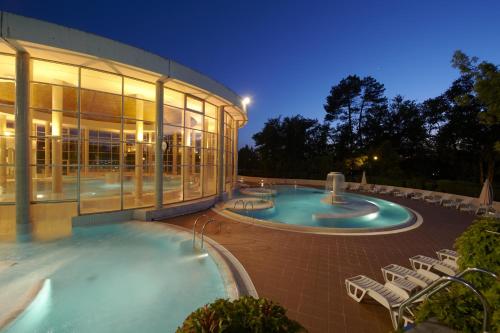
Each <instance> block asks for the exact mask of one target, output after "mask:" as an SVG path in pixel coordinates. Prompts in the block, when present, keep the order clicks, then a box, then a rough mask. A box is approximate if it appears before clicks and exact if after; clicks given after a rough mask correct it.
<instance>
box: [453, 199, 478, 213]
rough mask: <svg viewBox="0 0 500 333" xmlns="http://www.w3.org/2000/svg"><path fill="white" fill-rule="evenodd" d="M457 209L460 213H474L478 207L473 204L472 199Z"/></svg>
mask: <svg viewBox="0 0 500 333" xmlns="http://www.w3.org/2000/svg"><path fill="white" fill-rule="evenodd" d="M457 208H458V210H460V211H461V212H467V213H474V212H475V211H477V208H478V207H477V206H476V205H475V204H474V199H472V198H471V199H468V200H465V201H464V202H462V203H461V204H460V205H459V206H458V207H457Z"/></svg>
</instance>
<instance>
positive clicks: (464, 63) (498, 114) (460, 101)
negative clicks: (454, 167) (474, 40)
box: [452, 51, 500, 182]
mask: <svg viewBox="0 0 500 333" xmlns="http://www.w3.org/2000/svg"><path fill="white" fill-rule="evenodd" d="M478 62H479V59H478V58H477V57H472V58H470V57H468V56H467V55H466V54H464V53H463V52H461V51H455V53H454V54H453V58H452V66H453V67H454V68H457V69H459V70H460V73H461V80H462V81H466V82H468V87H469V89H468V90H466V91H463V92H462V93H458V94H456V95H455V96H454V102H455V103H456V104H457V105H459V106H461V107H464V108H467V107H469V108H474V109H475V110H476V113H477V116H476V117H477V118H478V119H479V120H480V122H481V124H484V125H486V126H487V127H488V128H482V129H481V130H482V131H481V132H482V133H481V134H482V135H481V137H480V142H479V144H478V145H477V146H476V149H478V150H479V152H480V160H479V166H480V179H481V181H482V180H483V179H484V177H483V174H484V171H483V162H485V163H486V165H487V171H486V173H487V177H488V179H489V180H490V182H493V177H494V173H495V164H496V162H497V161H498V160H499V158H500V157H499V153H500V69H499V68H498V66H496V65H494V64H492V63H489V62H486V61H482V62H481V63H479V64H478ZM462 126H463V125H462ZM463 127H464V126H463ZM495 150H496V151H495Z"/></svg>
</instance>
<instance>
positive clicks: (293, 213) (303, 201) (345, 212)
mask: <svg viewBox="0 0 500 333" xmlns="http://www.w3.org/2000/svg"><path fill="white" fill-rule="evenodd" d="M275 188H276V190H277V195H276V196H275V197H274V207H273V208H269V209H265V210H259V211H250V210H249V211H245V210H238V211H235V210H232V209H230V208H229V209H228V210H230V211H231V214H236V213H237V214H240V215H243V216H246V217H250V218H252V219H254V220H256V221H261V222H271V223H275V227H277V228H280V226H281V227H285V228H286V229H299V228H302V230H304V231H307V230H309V231H321V230H323V231H325V230H326V229H329V230H330V231H338V232H366V231H381V230H391V229H398V228H402V227H407V226H409V225H411V224H413V222H415V220H416V217H415V215H414V213H412V212H411V211H410V210H409V209H407V208H405V207H403V206H400V205H398V204H395V203H393V202H389V201H387V200H382V199H379V198H375V197H370V196H366V195H360V194H353V193H344V194H342V203H334V204H332V203H331V201H330V200H329V199H328V198H329V192H327V191H325V190H321V189H314V188H308V187H299V186H285V185H283V186H276V187H275ZM239 196H240V194H238V193H236V194H235V197H236V198H237V197H239ZM233 217H234V216H233ZM268 226H269V224H268ZM294 226H297V228H289V227H294ZM327 233H330V232H327Z"/></svg>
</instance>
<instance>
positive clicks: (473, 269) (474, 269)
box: [427, 267, 498, 298]
mask: <svg viewBox="0 0 500 333" xmlns="http://www.w3.org/2000/svg"><path fill="white" fill-rule="evenodd" d="M469 273H483V274H487V275H489V276H491V277H492V278H494V279H496V280H498V275H497V274H495V273H493V272H490V271H488V270H486V269H482V268H477V267H469V268H466V269H464V270H463V271H461V272H460V273H458V274H456V275H455V277H458V278H461V277H463V276H465V275H468V274H469ZM450 283H451V281H448V282H446V283H444V284H442V285H440V286H439V287H437V288H436V289H434V290H432V291H431V292H430V293H429V294H428V295H427V298H429V297H431V296H432V295H434V294H435V293H437V292H438V291H440V290H441V289H443V288H446V286H448V285H449V284H450Z"/></svg>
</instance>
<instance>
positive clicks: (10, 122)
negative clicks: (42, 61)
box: [0, 54, 16, 204]
mask: <svg viewBox="0 0 500 333" xmlns="http://www.w3.org/2000/svg"><path fill="white" fill-rule="evenodd" d="M15 62H16V58H15V56H12V55H1V54H0V204H13V203H14V202H15V194H16V193H15V186H14V177H15V171H16V170H15V160H14V158H15V155H14V153H15V121H14V113H15V110H14V104H15V102H16V88H15V85H16V81H15V75H16V73H15V72H16V71H15Z"/></svg>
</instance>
